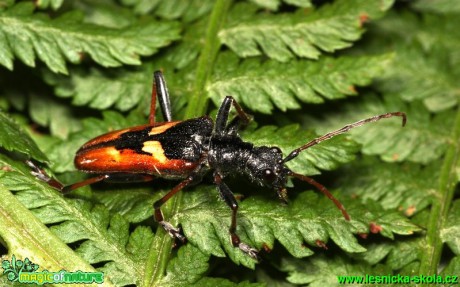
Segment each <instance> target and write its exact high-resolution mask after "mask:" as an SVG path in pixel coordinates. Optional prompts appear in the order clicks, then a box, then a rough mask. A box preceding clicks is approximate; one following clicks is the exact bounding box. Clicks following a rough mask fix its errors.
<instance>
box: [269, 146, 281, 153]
mask: <svg viewBox="0 0 460 287" xmlns="http://www.w3.org/2000/svg"><path fill="white" fill-rule="evenodd" d="M271 150H272V152H273V153H283V152H282V151H281V149H280V148H279V147H277V146H274V147H272V148H271Z"/></svg>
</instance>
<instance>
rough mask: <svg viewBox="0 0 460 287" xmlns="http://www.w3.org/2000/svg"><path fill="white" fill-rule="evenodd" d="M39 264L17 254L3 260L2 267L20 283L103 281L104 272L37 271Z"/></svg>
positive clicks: (11, 279)
mask: <svg viewBox="0 0 460 287" xmlns="http://www.w3.org/2000/svg"><path fill="white" fill-rule="evenodd" d="M38 267H39V266H38V264H35V263H32V261H30V260H29V258H26V259H24V261H22V260H16V256H14V255H13V256H12V258H11V261H8V260H3V261H2V268H3V274H4V275H6V276H7V278H8V280H9V281H12V282H19V283H35V284H39V285H43V284H46V283H50V284H56V283H57V284H74V283H79V284H82V283H83V284H91V283H99V284H100V283H103V282H104V273H103V272H82V271H76V272H68V271H66V270H61V271H59V272H49V271H48V270H43V271H40V272H37V270H38Z"/></svg>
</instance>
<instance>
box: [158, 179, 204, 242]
mask: <svg viewBox="0 0 460 287" xmlns="http://www.w3.org/2000/svg"><path fill="white" fill-rule="evenodd" d="M194 181H195V177H194V176H189V177H188V178H186V179H185V180H183V181H182V182H180V183H179V184H178V185H176V186H175V187H174V188H173V189H171V190H170V191H169V192H168V193H167V194H165V196H163V197H162V198H160V199H159V200H157V201H155V203H154V204H153V208H154V218H155V221H156V222H158V224H160V225H161V226H162V227H163V229H164V230H165V231H166V232H167V233H168V234H169V235H170V236H171V237H172V238H174V239H177V240H179V241H180V242H182V243H185V242H187V239H186V238H185V236H184V235H182V232H181V230H180V228H176V227H174V226H173V225H172V224H171V223H169V222H167V221H165V220H164V216H163V212H162V211H161V206H162V205H163V204H165V203H166V202H167V201H168V200H169V199H170V198H171V197H172V196H173V195H175V194H176V193H178V192H179V191H181V190H182V189H183V188H184V187H186V186H187V185H189V184H191V183H193V182H194Z"/></svg>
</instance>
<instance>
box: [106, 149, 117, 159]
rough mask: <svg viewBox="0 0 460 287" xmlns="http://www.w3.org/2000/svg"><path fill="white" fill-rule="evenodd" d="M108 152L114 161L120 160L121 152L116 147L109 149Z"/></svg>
mask: <svg viewBox="0 0 460 287" xmlns="http://www.w3.org/2000/svg"><path fill="white" fill-rule="evenodd" d="M107 153H108V154H109V155H110V158H112V159H113V160H114V161H117V162H118V161H120V152H119V151H118V150H117V149H116V148H109V149H107Z"/></svg>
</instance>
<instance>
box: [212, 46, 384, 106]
mask: <svg viewBox="0 0 460 287" xmlns="http://www.w3.org/2000/svg"><path fill="white" fill-rule="evenodd" d="M390 58H391V55H388V54H387V55H380V56H370V57H340V58H338V59H333V58H328V57H322V58H321V59H320V60H319V61H316V62H308V61H292V62H289V63H278V62H274V61H266V62H262V61H260V59H250V60H245V61H243V62H241V63H240V64H238V61H239V60H238V58H236V57H235V56H233V55H230V54H225V55H224V54H222V55H221V58H220V60H219V66H217V67H216V70H215V73H214V75H213V80H212V82H211V83H210V84H208V86H207V88H206V89H207V91H208V93H209V96H210V98H211V99H212V100H213V101H214V103H215V104H216V105H219V104H220V101H221V100H222V99H223V97H224V96H226V95H232V96H233V97H235V98H236V100H237V101H238V102H240V103H244V104H245V105H246V106H247V107H248V108H249V109H251V110H254V111H257V112H262V113H271V111H272V109H273V105H274V106H276V107H277V108H279V109H280V110H282V111H286V110H287V109H298V108H299V107H300V105H299V103H298V102H297V100H300V101H302V102H306V103H316V104H318V103H322V102H324V98H325V99H330V100H332V99H334V100H335V99H342V98H344V97H345V96H351V95H356V91H355V88H354V85H359V86H363V85H367V84H369V83H370V82H371V80H372V78H373V77H375V76H376V75H378V74H379V73H380V72H381V71H382V69H383V68H384V67H385V66H386V64H387V63H388V60H389V59H390ZM262 71H264V72H263V73H262ZM280 71H282V72H280Z"/></svg>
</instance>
